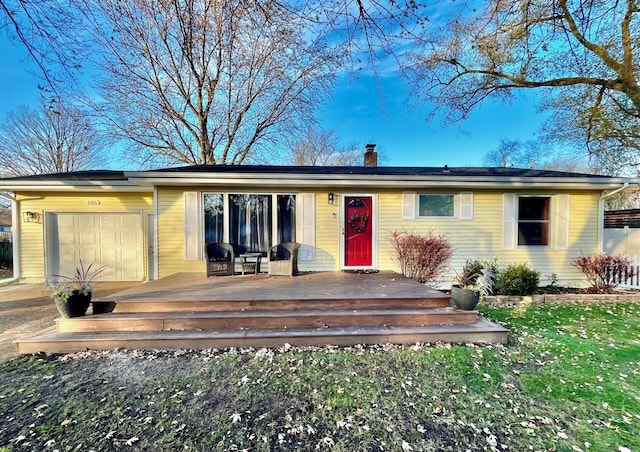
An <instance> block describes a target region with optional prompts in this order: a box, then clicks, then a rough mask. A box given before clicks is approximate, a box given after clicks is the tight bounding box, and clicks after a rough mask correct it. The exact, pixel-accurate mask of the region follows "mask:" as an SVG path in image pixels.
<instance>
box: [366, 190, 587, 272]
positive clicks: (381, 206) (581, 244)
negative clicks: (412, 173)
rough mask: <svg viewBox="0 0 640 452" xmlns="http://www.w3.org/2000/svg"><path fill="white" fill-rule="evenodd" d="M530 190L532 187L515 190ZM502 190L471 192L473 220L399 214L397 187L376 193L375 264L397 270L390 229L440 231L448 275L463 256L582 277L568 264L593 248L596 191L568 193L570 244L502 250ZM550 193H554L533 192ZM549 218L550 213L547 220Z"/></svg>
mask: <svg viewBox="0 0 640 452" xmlns="http://www.w3.org/2000/svg"><path fill="white" fill-rule="evenodd" d="M517 193H522V194H531V191H527V192H517ZM502 194H503V192H497V191H476V192H474V196H473V203H474V210H473V219H472V220H457V219H442V220H438V219H420V220H403V219H402V192H393V191H389V192H381V193H380V194H379V198H378V199H379V203H378V222H379V223H378V243H379V249H380V257H379V267H380V269H382V270H396V271H397V270H398V265H397V263H396V262H395V261H394V259H393V248H392V246H391V244H390V242H389V239H388V237H389V234H390V233H391V232H393V231H396V230H402V231H413V232H415V233H427V232H428V231H429V230H433V231H434V232H435V233H437V234H443V235H444V236H445V237H446V238H447V239H448V240H449V242H450V243H451V244H452V246H453V251H454V254H453V258H452V259H451V261H450V267H451V271H450V277H453V275H454V272H453V270H456V269H460V268H461V267H462V265H463V264H464V261H465V260H466V259H494V258H496V259H497V260H498V263H499V264H502V265H506V264H509V263H526V264H529V265H530V266H531V267H532V268H534V269H535V270H537V271H538V272H540V277H541V280H542V279H547V278H548V276H549V275H551V274H553V273H555V274H557V275H558V277H559V279H560V280H561V281H565V282H568V281H581V280H582V277H581V275H580V273H579V272H578V271H577V270H576V269H575V268H574V267H573V266H572V265H571V264H570V261H571V260H572V259H573V258H574V257H576V256H578V255H579V254H582V253H585V254H589V253H592V252H595V251H596V250H597V237H598V200H599V193H598V192H582V191H580V192H570V193H569V194H570V201H569V202H570V212H569V224H570V229H569V247H568V249H566V250H557V249H552V248H549V247H522V248H518V249H514V250H503V249H502ZM535 194H537V195H554V194H558V193H557V192H554V193H552V192H536V193H535ZM551 220H552V221H553V218H552V219H551Z"/></svg>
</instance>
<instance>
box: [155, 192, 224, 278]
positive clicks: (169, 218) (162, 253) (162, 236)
mask: <svg viewBox="0 0 640 452" xmlns="http://www.w3.org/2000/svg"><path fill="white" fill-rule="evenodd" d="M198 190H199V189H198V188H196V187H180V188H173V187H159V188H158V250H157V255H158V277H159V278H163V277H165V276H169V275H172V274H174V273H177V272H203V273H204V272H205V264H204V261H188V260H186V259H185V247H184V244H185V240H184V193H185V192H188V191H198ZM216 191H217V190H216Z"/></svg>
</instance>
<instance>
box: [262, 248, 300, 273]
mask: <svg viewBox="0 0 640 452" xmlns="http://www.w3.org/2000/svg"><path fill="white" fill-rule="evenodd" d="M299 248H300V244H299V243H295V242H283V243H280V244H278V245H276V246H273V247H271V250H270V251H269V275H270V276H271V275H284V276H294V275H295V274H297V273H298V249H299Z"/></svg>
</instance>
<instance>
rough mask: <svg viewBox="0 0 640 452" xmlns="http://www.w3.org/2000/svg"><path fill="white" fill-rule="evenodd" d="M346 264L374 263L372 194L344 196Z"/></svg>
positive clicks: (370, 264)
mask: <svg viewBox="0 0 640 452" xmlns="http://www.w3.org/2000/svg"><path fill="white" fill-rule="evenodd" d="M344 205H345V212H344V223H345V224H344V265H345V267H370V266H372V265H373V227H372V217H373V209H372V198H371V196H348V197H345V198H344Z"/></svg>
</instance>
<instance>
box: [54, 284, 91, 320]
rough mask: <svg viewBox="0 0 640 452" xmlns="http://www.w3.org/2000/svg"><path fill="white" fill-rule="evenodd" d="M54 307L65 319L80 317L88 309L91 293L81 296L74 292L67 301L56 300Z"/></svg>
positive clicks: (81, 294)
mask: <svg viewBox="0 0 640 452" xmlns="http://www.w3.org/2000/svg"><path fill="white" fill-rule="evenodd" d="M54 301H55V302H56V307H57V308H58V312H59V313H60V315H61V316H62V317H63V318H65V319H70V318H72V317H82V316H83V315H84V314H85V313H86V312H87V309H89V303H91V292H89V293H88V294H86V295H85V294H83V293H81V292H80V291H77V290H76V291H74V292H73V294H72V295H71V296H70V297H69V298H68V299H67V301H63V300H60V299H58V298H56V299H55V300H54Z"/></svg>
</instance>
